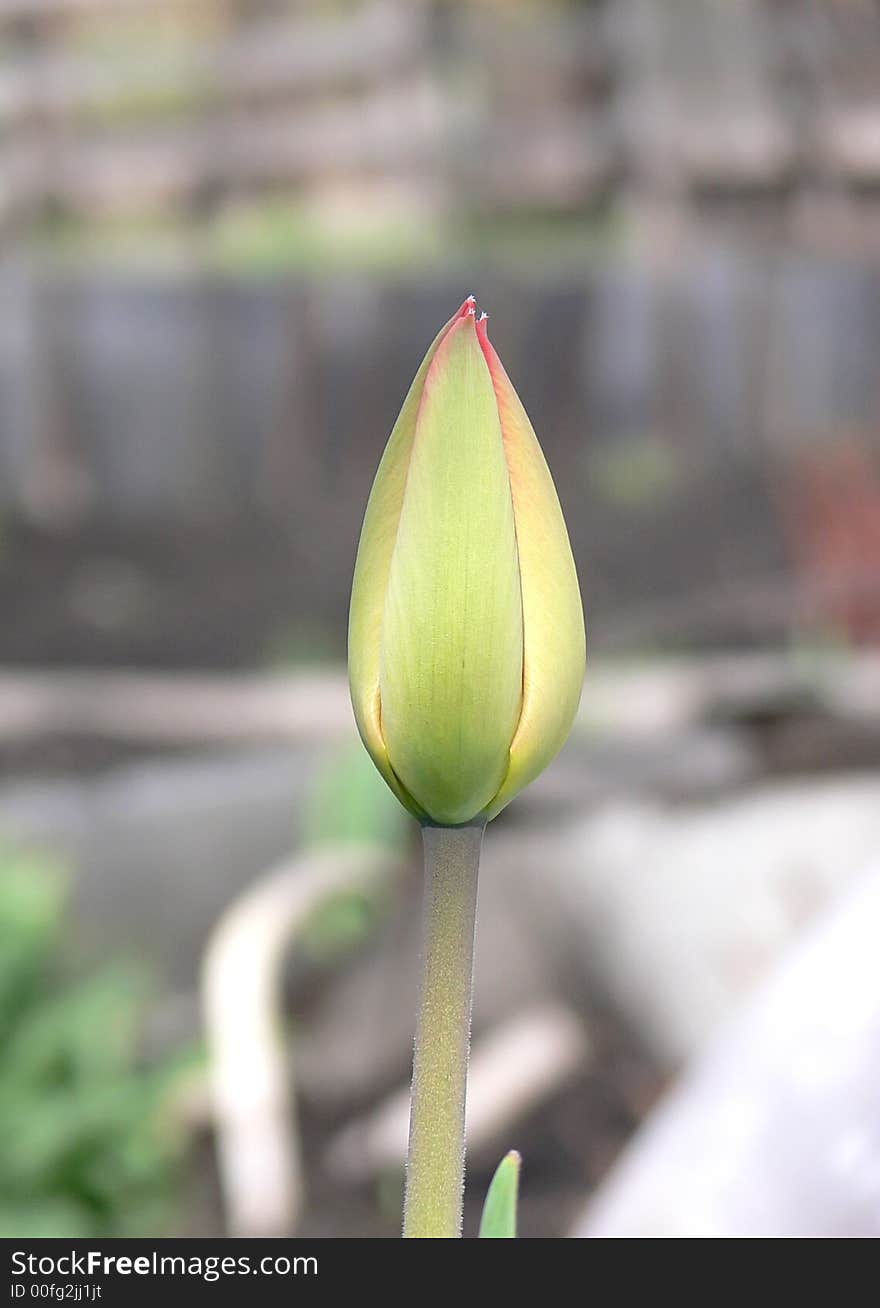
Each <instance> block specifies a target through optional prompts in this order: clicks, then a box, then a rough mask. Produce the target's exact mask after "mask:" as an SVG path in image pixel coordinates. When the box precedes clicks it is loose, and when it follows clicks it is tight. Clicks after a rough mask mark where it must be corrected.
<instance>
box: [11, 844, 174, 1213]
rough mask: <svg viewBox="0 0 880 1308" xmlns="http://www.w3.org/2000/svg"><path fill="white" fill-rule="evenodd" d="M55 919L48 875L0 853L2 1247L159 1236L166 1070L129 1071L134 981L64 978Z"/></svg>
mask: <svg viewBox="0 0 880 1308" xmlns="http://www.w3.org/2000/svg"><path fill="white" fill-rule="evenodd" d="M64 910H65V885H64V878H63V876H62V875H61V874H60V871H59V869H57V868H56V867H54V866H52V865H50V863H49V862H48V861H47V860H45V859H43V858H41V857H38V856H35V855H32V854H25V853H21V852H18V851H14V850H10V849H5V848H0V1237H2V1238H10V1237H12V1236H15V1237H18V1238H28V1237H48V1236H64V1237H66V1238H74V1237H95V1236H132V1235H149V1234H157V1233H161V1231H162V1230H163V1229H164V1226H165V1222H166V1220H167V1217H168V1214H169V1209H170V1200H171V1195H172V1190H173V1182H174V1179H175V1173H176V1168H177V1164H178V1163H179V1162H180V1160H181V1157H182V1149H183V1138H182V1132H181V1130H180V1129H179V1128H178V1127H176V1126H175V1125H174V1124H173V1120H172V1114H171V1113H169V1111H168V1106H169V1091H170V1088H171V1086H172V1084H173V1083H174V1081H175V1080H176V1075H177V1070H178V1069H177V1067H176V1065H165V1066H161V1067H158V1068H155V1067H153V1068H145V1067H142V1066H140V1065H139V1060H138V1048H137V1046H138V1033H139V1024H140V1017H141V1014H142V1011H143V1001H144V998H145V995H144V986H143V982H142V980H141V978H140V977H139V976H137V975H136V974H135V973H133V972H132V971H131V970H130V969H127V968H123V967H120V966H116V965H108V966H104V967H102V968H101V970H100V971H99V972H97V973H93V974H91V975H87V976H84V977H74V976H72V975H71V974H70V968H69V966H67V965H66V964H65V952H66V951H65V931H66V926H65V917H64Z"/></svg>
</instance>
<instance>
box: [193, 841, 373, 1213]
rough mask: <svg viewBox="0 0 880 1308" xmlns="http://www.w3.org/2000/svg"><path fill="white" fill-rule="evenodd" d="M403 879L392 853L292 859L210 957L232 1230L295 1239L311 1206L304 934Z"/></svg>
mask: <svg viewBox="0 0 880 1308" xmlns="http://www.w3.org/2000/svg"><path fill="white" fill-rule="evenodd" d="M396 870H397V865H396V860H395V857H394V855H393V854H392V853H390V852H389V851H388V850H387V849H375V848H371V847H357V846H352V847H348V848H343V847H339V848H335V847H334V848H332V849H331V848H327V849H322V850H320V851H316V852H314V853H313V854H308V855H302V856H301V857H299V858H296V859H292V860H291V861H290V862H289V863H287V864H285V865H283V866H281V867H280V868H278V869H276V870H275V871H273V872H272V873H270V874H268V875H267V876H265V877H264V878H262V879H261V880H260V881H258V882H257V883H256V885H254V886H253V888H252V889H250V890H249V891H247V892H246V893H245V894H244V895H242V896H241V898H240V899H238V900H236V901H235V903H233V904H232V905H231V906H230V907H229V908H228V909H227V911H226V912H225V914H224V915H223V917H222V918H221V920H220V922H219V924H218V926H217V928H216V930H215V931H214V933H213V935H212V937H211V940H210V943H209V945H208V949H207V952H206V954H205V960H204V967H203V974H202V998H203V1006H204V1019H205V1029H206V1035H207V1040H208V1051H209V1069H208V1070H209V1078H210V1083H211V1094H212V1104H213V1112H214V1124H215V1130H216V1136H217V1154H218V1164H219V1170H220V1182H221V1187H222V1190H223V1199H224V1204H225V1208H226V1219H227V1226H228V1229H229V1231H230V1234H232V1235H235V1236H251V1237H253V1236H281V1235H289V1234H290V1233H291V1231H292V1230H293V1228H294V1226H295V1224H296V1220H297V1218H298V1216H299V1212H300V1209H301V1206H302V1199H303V1181H302V1164H301V1159H300V1149H299V1136H298V1132H297V1127H296V1116H295V1105H294V1102H293V1085H292V1078H291V1072H290V1052H289V1048H288V1041H287V1039H286V1036H285V1033H284V1028H283V1006H282V998H283V996H282V968H283V963H284V958H285V954H286V951H287V949H288V948H289V947H290V945H291V943H292V941H293V939H294V938H295V936H296V933H297V930H298V929H301V928H302V926H303V925H304V924H305V923H306V922H307V921H308V919H309V918H310V917H311V915H312V914H313V913H314V912H315V910H316V909H318V908H319V907H320V906H321V905H322V904H323V903H325V902H326V901H327V900H328V899H329V898H331V897H332V896H334V895H338V894H341V893H344V892H346V891H351V890H360V889H365V888H369V887H370V886H375V885H377V884H378V883H379V882H380V881H382V880H384V879H387V878H389V877H390V876H391V875H392V873H393V872H394V871H396Z"/></svg>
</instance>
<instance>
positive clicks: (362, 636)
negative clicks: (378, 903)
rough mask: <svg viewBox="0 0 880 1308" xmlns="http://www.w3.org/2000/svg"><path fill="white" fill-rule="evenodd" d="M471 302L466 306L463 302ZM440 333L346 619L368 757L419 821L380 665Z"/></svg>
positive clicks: (367, 540) (412, 395) (361, 549)
mask: <svg viewBox="0 0 880 1308" xmlns="http://www.w3.org/2000/svg"><path fill="white" fill-rule="evenodd" d="M465 303H467V302H465ZM463 308H464V306H462V309H463ZM461 312H462V310H461V309H460V310H459V312H458V314H456V315H455V317H454V318H450V320H449V322H448V323H446V325H445V326H444V327H443V328H442V329H441V330H440V331H439V332H438V333H437V336H436V337H435V338H434V340H433V342H432V344H431V346H430V348H429V350H428V353H427V354H426V355H425V357H424V359H423V360H422V363H421V366H420V367H419V370H418V372H417V373H416V375H415V378H414V379H413V383H412V385H411V386H410V388H409V391H408V393H407V396H406V399H405V400H404V402H403V407H402V408H401V410H400V414H399V415H398V418H397V422H396V423H395V424H394V427H393V429H392V431H391V435H390V437H389V438H388V444H387V445H386V446H385V452H384V453H383V455H382V459H381V462H380V463H379V467H378V470H377V472H376V476H375V478H374V480H373V487H372V490H371V491H370V498H369V501H368V503H367V510H366V513H365V515H364V523H363V527H362V528H361V538H360V544H359V545H358V553H357V561H356V562H355V568H354V580H353V582H352V590H351V609H350V612H349V619H348V677H349V686H350V688H351V702H352V707H353V709H354V716H355V721H356V722H357V726H358V731H359V732H360V734H361V739H362V740H363V742H364V745H365V746H366V748H367V751H368V753H369V754H370V757H371V758H372V760H373V762H374V763H375V764H376V767H377V768H378V769H379V771H380V772H381V774H382V776H383V777H384V778H385V780H386V781H387V783H388V785H389V786H390V787H391V789H392V790H393V791H394V793H395V795H396V796H397V798H398V799H399V800H400V801H401V803H403V804H405V805H406V807H407V808H409V809H411V810H412V811H413V812H414V813H415V814H416V816H421V813H420V811H419V808H418V806H417V805H415V804H414V803H413V801H412V799H411V797H410V796H408V795H407V794H406V792H405V791H404V790H403V788H402V787H401V785H400V783H399V782H398V780H397V778H396V776H395V775H394V770H393V769H392V767H391V765H390V763H389V761H388V752H387V750H386V748H385V741H384V740H383V738H382V725H381V721H380V713H379V664H380V659H381V649H382V617H383V614H384V611H385V590H386V586H387V584H388V573H389V571H390V568H391V556H392V554H393V552H394V543H395V541H396V539H397V526H398V523H399V521H400V511H401V508H402V507H403V492H404V488H405V485H406V475H407V469H408V467H409V457H410V451H411V449H412V443H413V438H414V436H415V430H416V417H417V415H418V411H419V404H420V402H421V398H422V388H423V386H424V383H425V377H426V376H427V374H428V369H429V368H430V366H431V362H432V360H433V358H434V355H435V353H436V351H437V347H438V345H439V344H440V342H441V341H442V340H443V337H444V336H445V335H446V333H447V331H448V330H449V328H450V327H451V326H452V323H453V322H454V321H455V318H457V317H459V316H460V314H461Z"/></svg>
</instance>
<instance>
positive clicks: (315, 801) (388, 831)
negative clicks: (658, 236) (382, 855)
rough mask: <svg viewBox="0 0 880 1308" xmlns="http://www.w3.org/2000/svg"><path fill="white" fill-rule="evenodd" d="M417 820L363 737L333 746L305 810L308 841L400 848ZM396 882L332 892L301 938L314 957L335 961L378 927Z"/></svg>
mask: <svg viewBox="0 0 880 1308" xmlns="http://www.w3.org/2000/svg"><path fill="white" fill-rule="evenodd" d="M411 827H412V821H411V819H410V817H409V815H408V814H407V812H406V811H405V809H404V808H403V807H402V805H400V804H399V803H398V802H397V800H396V799H395V798H394V796H393V795H392V793H391V791H390V790H389V789H388V787H387V786H386V785H385V782H384V781H383V780H382V778H381V777H380V776H379V773H378V772H377V771H376V769H375V767H374V766H373V763H372V760H371V759H370V757H369V755H368V754H367V752H366V750H365V749H364V748H363V746H362V745H361V743H360V741H358V742H356V743H355V744H352V745H347V746H345V747H344V748H342V749H340V750H337V751H334V752H333V753H332V754H331V755H330V757H329V758H328V759H327V761H326V762H325V764H324V766H323V768H322V769H321V771H320V773H319V775H318V779H317V782H316V784H315V787H314V789H313V791H312V794H311V796H310V802H309V806H308V811H307V814H306V826H305V833H304V835H305V840H304V843H305V846H306V848H309V847H311V848H322V847H325V846H331V847H332V846H336V847H339V846H340V845H349V844H355V845H358V844H360V845H372V846H377V847H378V848H380V849H387V850H388V851H389V854H396V853H398V852H399V851H400V850H401V849H402V847H403V845H404V842H405V841H406V836H407V831H408V830H410V829H411ZM391 894H392V885H391V882H390V880H389V882H388V883H387V884H386V885H384V886H383V885H377V886H374V887H373V888H371V889H370V890H369V891H360V890H352V891H348V892H346V893H344V894H340V895H333V896H331V897H330V898H329V899H328V900H327V901H326V903H324V904H323V905H322V906H321V908H320V909H319V910H318V911H317V912H316V913H315V914H313V916H312V918H311V919H310V921H309V922H308V924H307V927H306V930H305V932H304V935H303V939H302V942H301V943H302V947H303V949H304V950H305V953H306V955H307V956H308V957H309V958H310V959H312V960H313V961H318V960H320V961H323V962H327V961H332V960H333V959H334V958H335V957H337V956H338V955H339V954H340V953H344V952H345V951H346V950H348V949H351V948H353V947H355V946H356V945H358V944H359V943H360V942H361V941H362V940H364V939H365V938H367V937H368V936H369V935H370V934H371V933H372V931H373V930H374V929H375V927H376V924H377V922H378V921H379V920H380V919H381V917H382V915H383V913H384V912H385V911H386V909H387V908H388V905H389V901H390V898H391Z"/></svg>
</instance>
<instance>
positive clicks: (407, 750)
mask: <svg viewBox="0 0 880 1308" xmlns="http://www.w3.org/2000/svg"><path fill="white" fill-rule="evenodd" d="M381 625H382V659H381V670H380V702H381V730H382V735H383V738H384V741H385V744H386V746H387V749H388V757H389V759H390V763H391V766H392V767H393V770H394V773H395V774H396V776H397V777H398V778H399V780H400V782H401V783H402V785H403V787H404V788H405V789H406V791H407V792H408V793H409V794H410V795H412V796H413V798H414V799H415V801H416V802H417V803H418V804H419V805H420V806H421V807H422V808H423V809H424V810H425V812H426V813H427V814H428V815H429V816H430V817H431V818H432V819H433V820H434V821H435V822H439V823H446V824H454V823H460V822H466V821H469V820H470V819H471V818H472V817H474V816H476V814H478V813H479V812H480V811H481V810H482V809H483V808H485V806H486V805H487V804H488V803H489V801H490V800H491V799H492V797H493V796H494V795H495V794H496V793H497V792H498V789H499V787H500V785H501V783H502V781H503V779H504V776H505V774H506V772H507V770H508V762H509V758H508V751H509V747H510V742H511V740H512V739H513V736H514V733H515V731H516V728H517V723H518V721H519V716H520V706H521V702H522V666H523V664H522V658H523V622H522V604H521V599H520V579H519V567H518V562H517V549H516V533H515V526H514V516H513V504H512V501H511V492H510V483H509V479H508V472H507V464H506V461H505V457H504V448H503V441H502V435H501V427H500V423H499V418H498V407H497V404H496V400H495V392H494V389H493V386H492V380H491V378H490V375H489V370H488V367H487V365H486V360H485V358H484V356H483V352H482V349H481V348H480V344H479V341H478V339H477V333H476V330H475V322H474V316H473V313H466V314H465V315H464V316H463V317H461V318H459V319H457V320H456V321H455V322H453V325H452V326H451V327H450V329H449V331H448V332H447V334H446V336H445V337H444V338H443V340H442V342H441V344H440V345H439V346H438V348H437V351H436V354H435V357H434V361H433V363H432V364H431V366H430V369H429V371H428V374H427V377H426V379H425V384H424V393H423V396H422V402H421V405H420V407H419V412H418V419H417V423H416V433H415V439H414V440H413V441H412V443H411V449H410V459H409V469H408V473H407V479H406V488H405V494H404V499H403V507H402V510H401V513H400V519H399V524H398V529H397V539H396V542H395V545H394V551H393V555H392V559H391V567H390V571H389V576H388V586H387V593H386V601H385V610H384V617H383V620H382V624H381Z"/></svg>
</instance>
